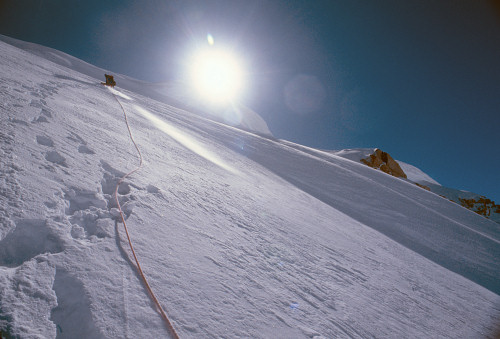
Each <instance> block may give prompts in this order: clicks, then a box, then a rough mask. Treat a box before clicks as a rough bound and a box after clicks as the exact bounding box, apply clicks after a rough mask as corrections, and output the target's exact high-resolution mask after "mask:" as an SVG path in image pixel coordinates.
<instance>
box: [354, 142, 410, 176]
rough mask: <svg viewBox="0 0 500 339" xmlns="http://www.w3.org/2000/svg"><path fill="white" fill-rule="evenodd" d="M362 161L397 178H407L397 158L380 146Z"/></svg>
mask: <svg viewBox="0 0 500 339" xmlns="http://www.w3.org/2000/svg"><path fill="white" fill-rule="evenodd" d="M361 162H362V163H363V164H365V165H368V166H370V167H373V168H376V169H379V170H381V171H382V172H385V173H387V174H390V175H393V176H395V177H397V178H405V179H406V178H407V176H406V173H405V172H404V171H403V170H402V169H401V166H399V164H398V163H397V162H396V160H394V159H393V158H392V157H391V156H390V155H389V154H388V153H386V152H383V151H382V150H380V149H378V148H377V149H375V152H374V153H373V154H370V156H369V157H368V158H366V159H361Z"/></svg>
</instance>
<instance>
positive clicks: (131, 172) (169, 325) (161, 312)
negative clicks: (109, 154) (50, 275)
mask: <svg viewBox="0 0 500 339" xmlns="http://www.w3.org/2000/svg"><path fill="white" fill-rule="evenodd" d="M113 97H114V98H115V99H116V101H117V102H118V104H119V105H120V107H121V109H122V111H123V116H124V117H125V123H126V124H127V129H128V133H129V135H130V139H131V140H132V142H133V143H134V146H135V149H136V150H137V154H139V159H140V161H139V166H137V167H136V168H135V169H134V170H132V171H130V172H128V173H127V174H125V175H124V176H123V177H121V179H120V180H119V181H118V183H117V184H116V188H115V201H116V205H117V206H118V210H119V211H120V217H121V219H122V222H123V228H124V229H125V233H126V234H127V239H128V244H129V245H130V250H131V251H132V255H133V256H134V260H135V263H136V265H137V266H136V267H137V271H138V272H139V275H140V276H141V278H142V281H143V282H144V285H145V286H146V289H147V290H148V292H149V295H150V297H151V299H152V300H153V301H154V303H155V304H156V307H157V308H158V312H159V313H160V315H161V317H162V318H163V320H164V321H165V324H166V325H167V327H168V329H169V330H170V333H171V334H172V337H174V338H175V339H179V336H178V335H177V332H176V331H175V329H174V327H173V326H172V323H171V322H170V320H169V319H168V317H167V314H166V313H165V311H164V310H163V308H162V307H161V305H160V302H159V301H158V299H157V298H156V296H155V294H154V293H153V290H152V289H151V286H149V283H148V281H147V279H146V276H145V275H144V272H143V271H142V268H141V265H140V264H139V260H138V259H137V255H136V254H135V250H134V246H133V245H132V240H131V238H130V234H129V233H128V228H127V223H126V222H125V217H124V215H123V211H122V207H121V205H120V202H119V201H118V187H119V186H120V184H121V183H122V182H123V181H124V180H125V179H126V178H127V177H128V176H130V175H132V174H133V173H135V172H137V171H138V170H139V169H140V168H141V167H142V154H141V151H140V150H139V147H138V146H137V144H136V142H135V140H134V137H133V136H132V131H131V130H130V125H129V123H128V119H127V113H126V112H125V109H124V108H123V106H122V104H121V102H120V100H118V98H117V97H116V95H115V94H114V93H113Z"/></svg>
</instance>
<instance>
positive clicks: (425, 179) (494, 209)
mask: <svg viewBox="0 0 500 339" xmlns="http://www.w3.org/2000/svg"><path fill="white" fill-rule="evenodd" d="M376 151H377V149H376V148H356V149H346V150H341V151H332V153H333V154H335V155H338V156H341V157H343V158H346V159H349V160H352V161H355V162H361V163H364V164H366V165H368V166H370V167H374V166H373V165H372V164H371V163H367V159H368V160H370V159H371V158H370V157H372V158H373V156H374V155H375V154H376ZM389 158H390V159H392V157H390V156H389ZM381 163H382V164H383V161H379V162H378V163H377V164H381ZM397 163H398V165H399V167H400V168H401V169H402V170H403V172H404V176H406V177H405V178H404V179H407V180H408V181H410V182H413V183H415V184H417V185H418V186H420V187H422V188H425V189H427V190H429V191H431V192H433V193H435V194H437V195H439V196H441V197H443V198H445V199H448V200H450V201H453V202H455V203H457V204H459V205H461V206H462V207H465V208H467V209H469V210H471V211H473V212H475V213H477V214H479V215H481V216H483V217H486V218H488V219H491V220H493V221H495V222H497V223H500V205H497V204H496V203H495V202H494V201H492V200H490V199H488V198H487V197H484V196H481V195H479V194H476V193H472V192H466V191H461V190H458V189H454V188H449V187H444V186H442V185H441V184H439V183H438V182H437V181H435V180H434V179H432V178H431V177H430V176H429V175H427V174H426V173H424V172H423V171H422V170H420V169H419V168H417V167H415V166H413V165H410V164H407V163H404V162H402V161H399V160H398V161H397ZM376 169H379V170H381V171H383V172H386V173H388V174H391V175H394V173H392V172H391V171H390V170H388V169H385V168H380V165H378V166H377V167H376ZM394 176H396V177H402V175H394Z"/></svg>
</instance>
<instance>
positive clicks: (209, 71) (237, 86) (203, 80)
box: [191, 47, 244, 103]
mask: <svg viewBox="0 0 500 339" xmlns="http://www.w3.org/2000/svg"><path fill="white" fill-rule="evenodd" d="M191 80H192V82H193V84H194V87H195V89H196V91H197V92H198V94H199V95H201V96H202V97H203V98H204V99H206V100H208V101H211V102H213V103H221V102H228V101H230V100H233V99H235V98H236V97H237V95H238V94H239V93H240V91H241V89H242V87H243V82H244V81H243V80H244V79H243V71H242V69H241V66H240V64H239V62H238V61H237V59H236V58H235V57H234V56H233V55H232V54H231V53H229V52H228V51H225V50H220V49H216V48H215V47H210V48H207V49H205V50H203V51H201V52H199V53H198V54H197V55H196V56H195V57H194V60H193V62H192V70H191Z"/></svg>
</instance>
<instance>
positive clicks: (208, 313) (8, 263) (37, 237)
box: [0, 37, 500, 339]
mask: <svg viewBox="0 0 500 339" xmlns="http://www.w3.org/2000/svg"><path fill="white" fill-rule="evenodd" d="M2 39H3V40H6V41H8V42H9V43H10V42H12V40H10V39H7V38H4V37H2ZM16 46H20V47H23V46H22V44H20V43H19V42H18V43H17V45H16ZM33 49H35V50H37V51H38V53H35V54H33V53H32V52H33ZM49 52H50V53H55V56H53V58H52V59H51V58H48V57H46V56H47V55H52V54H50V53H49ZM59 53H60V52H57V53H56V52H54V51H53V50H50V49H46V48H44V47H42V46H37V45H30V49H29V51H27V50H23V49H20V48H17V47H14V46H12V45H11V44H8V43H5V42H1V41H0V74H1V78H0V112H1V115H0V126H1V128H0V157H1V163H0V333H1V335H2V336H3V337H7V338H10V337H12V338H168V337H169V336H170V334H169V332H168V330H167V328H166V326H165V325H164V324H163V322H162V319H161V318H160V316H159V314H158V313H157V311H156V309H155V307H154V305H153V303H152V301H151V300H150V298H149V296H148V294H147V292H146V290H145V288H144V286H143V284H142V282H141V281H140V279H139V278H138V274H137V272H136V269H135V266H134V263H133V262H132V260H131V257H132V256H131V253H130V250H129V248H128V244H127V242H126V238H125V236H124V231H123V225H122V224H121V223H119V222H118V221H117V210H116V204H115V202H114V197H113V193H114V190H115V186H116V184H117V182H118V180H119V178H120V177H121V176H122V175H123V174H124V173H126V172H128V171H130V170H132V169H133V168H135V167H136V166H137V164H138V161H139V160H138V157H137V154H136V151H135V148H134V146H133V144H132V142H131V140H130V138H129V135H128V131H127V126H126V125H125V121H124V115H123V112H122V110H121V108H120V106H119V104H118V103H117V101H116V99H118V100H119V102H120V103H121V104H122V105H123V107H124V108H125V111H126V113H127V116H128V121H129V123H130V127H131V129H132V133H133V135H134V138H135V140H136V142H137V143H138V145H139V148H140V150H141V152H142V155H143V157H144V166H143V167H142V168H141V170H140V171H139V172H137V173H135V174H134V175H133V176H132V177H130V178H128V179H127V180H126V181H125V182H124V183H123V184H122V185H120V187H119V190H118V195H119V200H120V203H121V205H122V206H123V210H124V213H125V215H126V218H127V225H128V228H129V231H130V233H131V237H132V239H133V241H134V246H135V250H136V252H137V255H138V257H139V260H140V261H141V265H142V267H143V270H144V272H145V275H146V276H147V278H148V280H149V283H150V285H151V286H152V289H153V290H154V292H155V293H156V296H157V298H158V299H159V301H160V303H161V305H162V307H163V308H164V309H165V310H166V312H167V314H168V316H169V318H170V320H171V321H172V323H173V325H174V327H175V329H176V331H177V333H178V334H179V336H180V337H181V338H316V339H320V338H372V337H379V338H487V337H494V336H495V334H498V333H499V332H498V331H499V319H500V295H499V294H500V282H499V277H500V261H499V258H500V229H499V224H497V223H494V222H492V221H490V220H487V219H485V218H483V217H481V216H478V215H476V214H474V213H472V212H470V211H468V210H466V209H464V208H462V207H460V206H458V205H457V204H454V203H452V202H449V201H448V200H446V199H443V198H441V197H439V196H438V195H435V194H433V193H430V192H428V191H426V190H424V189H421V188H419V187H417V186H415V185H414V184H412V183H409V182H406V181H403V180H399V179H397V178H394V177H391V176H389V175H387V174H385V173H382V172H380V171H376V170H373V169H371V168H369V167H367V166H365V165H363V164H360V163H357V162H354V161H351V160H348V159H345V158H342V157H339V156H338V155H335V154H332V153H329V152H324V151H320V150H315V149H312V148H309V147H305V146H302V145H297V144H294V143H291V142H287V141H283V140H276V139H274V138H270V137H267V136H266V135H265V134H266V133H258V134H254V133H251V132H248V131H244V130H242V129H237V128H235V127H231V126H228V125H227V124H223V123H220V122H216V121H213V120H210V119H208V118H206V117H203V116H200V114H194V113H192V112H190V111H187V110H182V109H179V108H178V106H177V101H175V100H174V101H169V100H170V99H169V98H168V97H167V96H163V97H161V98H160V97H154V95H144V94H147V93H145V92H146V89H151V88H153V85H151V84H144V83H142V82H139V81H135V80H133V79H130V78H127V79H125V78H124V77H121V76H117V77H116V78H115V79H116V80H117V87H116V88H115V89H114V90H112V91H111V90H110V89H109V88H106V87H104V86H102V85H100V81H103V80H104V71H102V72H101V73H102V74H101V73H100V74H97V73H96V74H95V75H92V74H91V71H93V70H94V69H95V68H94V66H92V65H88V64H85V63H83V62H80V61H79V62H75V60H74V59H68V58H67V57H65V58H64V60H61V59H60V58H59V56H61V55H62V54H59ZM55 59H58V60H59V61H57V60H55ZM65 60H67V61H68V62H65ZM76 64H77V65H78V67H76V66H75V65H76ZM122 80H123V84H128V85H127V86H128V87H127V88H125V87H122ZM134 88H136V89H137V90H134ZM241 127H243V128H245V126H241ZM261 127H262V126H261ZM257 132H259V131H257ZM260 132H262V131H260Z"/></svg>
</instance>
